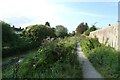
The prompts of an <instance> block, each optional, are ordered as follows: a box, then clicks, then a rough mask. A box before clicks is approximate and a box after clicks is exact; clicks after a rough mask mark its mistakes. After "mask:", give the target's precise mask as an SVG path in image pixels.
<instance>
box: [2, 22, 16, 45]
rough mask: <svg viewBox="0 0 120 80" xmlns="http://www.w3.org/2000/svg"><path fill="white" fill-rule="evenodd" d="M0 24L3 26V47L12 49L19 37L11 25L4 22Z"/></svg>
mask: <svg viewBox="0 0 120 80" xmlns="http://www.w3.org/2000/svg"><path fill="white" fill-rule="evenodd" d="M0 24H2V46H3V47H5V46H9V47H10V46H12V44H13V42H14V41H15V38H17V35H16V34H15V33H14V31H13V30H12V28H11V26H10V24H8V23H5V22H3V21H0Z"/></svg>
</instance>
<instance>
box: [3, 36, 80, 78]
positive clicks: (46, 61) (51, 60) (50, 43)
mask: <svg viewBox="0 0 120 80" xmlns="http://www.w3.org/2000/svg"><path fill="white" fill-rule="evenodd" d="M74 43H75V41H74V40H73V39H71V40H70V38H68V39H67V38H66V39H63V40H61V39H56V40H44V43H43V44H42V46H41V47H40V49H39V50H38V52H37V53H34V54H33V55H32V56H30V57H28V58H25V59H24V60H23V61H22V62H21V63H20V64H19V65H18V66H19V71H18V74H17V75H18V77H19V78H81V77H82V71H81V67H80V66H79V62H78V61H77V55H76V50H75V44H74ZM10 70H11V69H8V70H7V71H5V72H4V71H3V78H6V77H8V76H10V75H11V74H7V75H6V73H7V72H9V71H10ZM12 74H14V73H12Z"/></svg>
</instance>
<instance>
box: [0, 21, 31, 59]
mask: <svg viewBox="0 0 120 80" xmlns="http://www.w3.org/2000/svg"><path fill="white" fill-rule="evenodd" d="M0 24H2V57H3V58H5V57H8V56H13V55H17V54H21V53H22V52H25V51H27V50H29V49H31V47H30V45H31V44H29V43H28V42H27V41H25V40H24V39H23V38H22V37H21V36H20V35H17V34H15V33H14V31H13V30H12V28H11V26H10V25H9V24H8V23H5V22H3V21H1V22H0Z"/></svg>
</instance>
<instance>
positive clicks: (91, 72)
mask: <svg viewBox="0 0 120 80" xmlns="http://www.w3.org/2000/svg"><path fill="white" fill-rule="evenodd" d="M77 54H78V60H79V62H80V64H81V65H82V71H83V78H84V79H85V80H89V79H90V78H94V80H104V79H103V77H102V76H101V75H100V74H99V73H98V72H97V71H96V69H95V68H94V67H93V66H92V64H91V63H90V62H89V60H88V59H87V57H85V55H84V53H83V52H82V50H81V47H80V43H79V42H77Z"/></svg>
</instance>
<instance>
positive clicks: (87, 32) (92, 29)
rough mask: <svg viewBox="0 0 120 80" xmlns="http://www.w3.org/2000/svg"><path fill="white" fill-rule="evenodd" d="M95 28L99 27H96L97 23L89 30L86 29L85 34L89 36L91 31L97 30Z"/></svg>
mask: <svg viewBox="0 0 120 80" xmlns="http://www.w3.org/2000/svg"><path fill="white" fill-rule="evenodd" d="M95 30H97V28H96V27H95V25H93V26H92V27H90V28H89V29H88V30H87V31H85V32H84V34H85V35H87V36H89V34H90V32H92V31H95Z"/></svg>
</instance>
